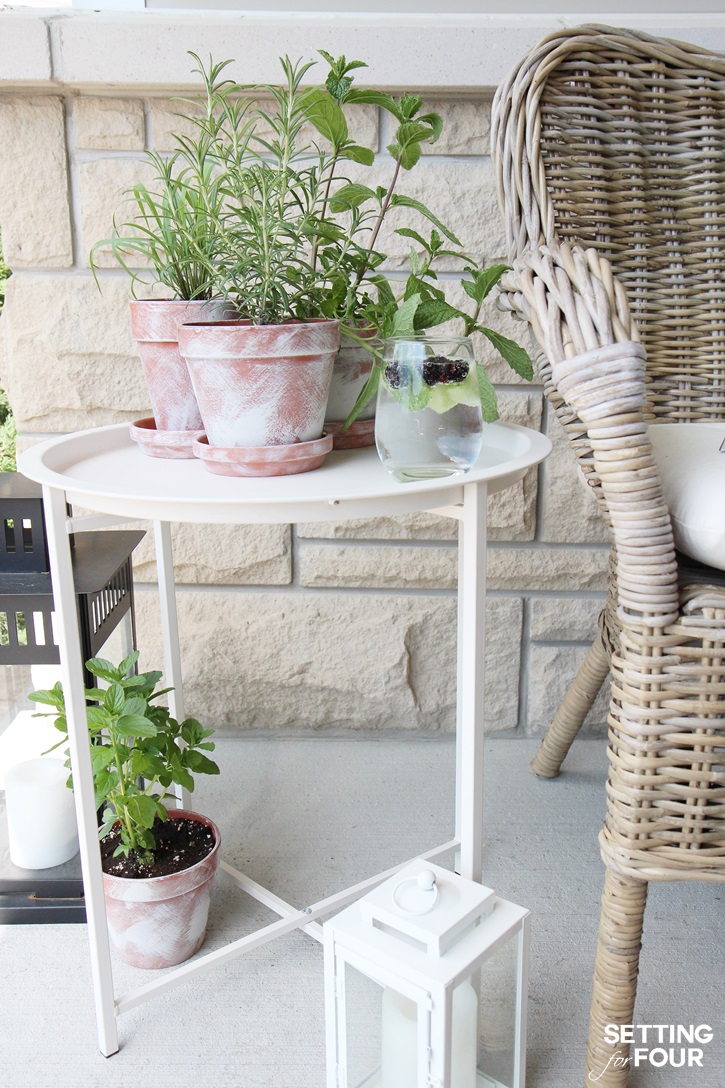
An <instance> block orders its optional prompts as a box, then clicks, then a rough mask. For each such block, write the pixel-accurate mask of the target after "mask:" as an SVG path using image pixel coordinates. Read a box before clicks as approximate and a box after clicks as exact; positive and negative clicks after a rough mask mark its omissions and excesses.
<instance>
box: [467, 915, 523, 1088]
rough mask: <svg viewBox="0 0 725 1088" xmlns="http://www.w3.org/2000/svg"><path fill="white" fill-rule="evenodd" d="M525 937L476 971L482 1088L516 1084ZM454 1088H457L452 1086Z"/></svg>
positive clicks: (507, 1087)
mask: <svg viewBox="0 0 725 1088" xmlns="http://www.w3.org/2000/svg"><path fill="white" fill-rule="evenodd" d="M520 941H521V934H520V931H519V934H518V935H517V936H515V937H514V938H513V939H511V940H508V941H506V942H505V943H504V944H503V945H501V946H500V947H499V948H497V949H496V950H495V951H494V952H493V953H492V954H491V955H490V956H489V957H488V958H487V959H486V960H485V961H484V963H483V964H482V965H481V966H480V967H479V968H478V970H477V971H475V972H474V974H473V976H472V978H471V982H472V985H473V988H474V989H475V991H476V994H477V996H478V1080H477V1082H476V1083H477V1086H478V1088H501V1086H505V1088H511V1086H512V1085H514V1084H515V1083H516V1080H515V1076H516V1070H515V1067H514V1066H515V1060H514V1059H515V1054H516V1024H517V1007H516V995H517V976H518V966H519V947H520ZM451 1088H456V1086H454V1084H451Z"/></svg>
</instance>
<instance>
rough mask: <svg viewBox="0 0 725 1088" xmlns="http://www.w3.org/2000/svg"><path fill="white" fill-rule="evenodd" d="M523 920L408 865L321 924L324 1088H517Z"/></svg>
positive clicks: (522, 1038) (522, 1023)
mask: <svg viewBox="0 0 725 1088" xmlns="http://www.w3.org/2000/svg"><path fill="white" fill-rule="evenodd" d="M528 918H529V912H528V911H527V910H525V909H524V908H523V907H518V906H516V905H515V904H514V903H509V902H507V901H506V900H504V899H500V898H498V897H497V896H496V895H495V894H494V892H493V891H492V890H491V889H490V888H485V887H483V886H482V885H480V884H476V883H474V882H473V881H471V880H466V879H464V878H463V877H460V876H457V875H456V874H455V873H451V872H448V871H447V870H446V869H441V868H439V867H438V866H437V865H431V864H430V863H429V862H425V861H423V860H420V859H417V860H416V861H413V862H411V863H410V865H408V866H406V868H404V869H402V870H401V871H400V872H398V873H396V875H395V876H393V877H392V878H390V879H389V880H386V881H385V882H384V883H383V884H380V885H379V886H378V887H377V888H376V889H375V890H374V891H372V892H370V893H369V894H368V895H366V896H364V897H363V898H362V899H360V900H358V902H357V903H354V904H353V905H352V906H350V907H348V908H347V909H346V910H344V911H342V913H341V914H338V915H337V916H336V917H334V918H332V919H331V920H330V921H328V922H326V923H325V926H324V934H325V1017H326V1034H327V1088H362V1086H363V1085H365V1088H524V1082H525V1072H526V1070H525V1061H526V1058H525V1055H526V1002H527V981H528Z"/></svg>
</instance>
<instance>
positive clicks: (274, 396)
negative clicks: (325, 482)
mask: <svg viewBox="0 0 725 1088" xmlns="http://www.w3.org/2000/svg"><path fill="white" fill-rule="evenodd" d="M339 346H340V325H339V322H338V321H328V320H326V319H324V318H315V319H312V320H310V321H288V322H285V324H283V325H253V324H251V322H249V321H219V322H211V323H210V322H194V323H193V324H185V325H182V326H181V327H180V329H179V349H180V351H181V354H182V356H183V358H184V359H185V360H186V363H187V365H188V367H189V373H190V375H191V381H192V384H193V386H194V392H195V393H196V399H197V402H198V404H199V411H200V412H201V418H202V421H203V423H204V430H205V431H206V434H207V438H208V440H209V443H210V445H212V446H222V447H225V448H230V447H232V446H276V445H288V444H290V443H293V442H309V441H312V440H314V439H317V438H320V437H321V435H322V428H323V423H324V420H325V408H326V406H327V398H328V395H329V392H330V382H331V380H332V368H333V364H334V361H335V355H336V354H337V350H338V348H339Z"/></svg>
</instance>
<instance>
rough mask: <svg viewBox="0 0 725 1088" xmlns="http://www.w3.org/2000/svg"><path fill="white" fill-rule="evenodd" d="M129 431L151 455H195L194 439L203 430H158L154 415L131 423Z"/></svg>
mask: <svg viewBox="0 0 725 1088" xmlns="http://www.w3.org/2000/svg"><path fill="white" fill-rule="evenodd" d="M128 429H129V433H130V435H131V438H132V439H133V441H134V442H138V444H139V446H140V447H141V449H142V450H143V452H144V453H146V454H148V456H149V457H173V458H180V457H193V456H194V440H195V439H197V438H198V437H199V435H200V434H203V431H157V430H156V421H155V419H154V417H153V416H147V417H146V419H137V420H136V422H135V423H129V425H128Z"/></svg>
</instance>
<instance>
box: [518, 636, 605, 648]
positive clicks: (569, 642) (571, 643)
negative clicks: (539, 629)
mask: <svg viewBox="0 0 725 1088" xmlns="http://www.w3.org/2000/svg"><path fill="white" fill-rule="evenodd" d="M592 641H593V639H591V638H572V639H566V638H532V639H530V640H529V644H530V645H531V646H550V647H552V648H553V649H558V650H570V649H571V648H572V647H577V646H578V647H581V648H582V649H583V650H589V649H590V647H591V645H592Z"/></svg>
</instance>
